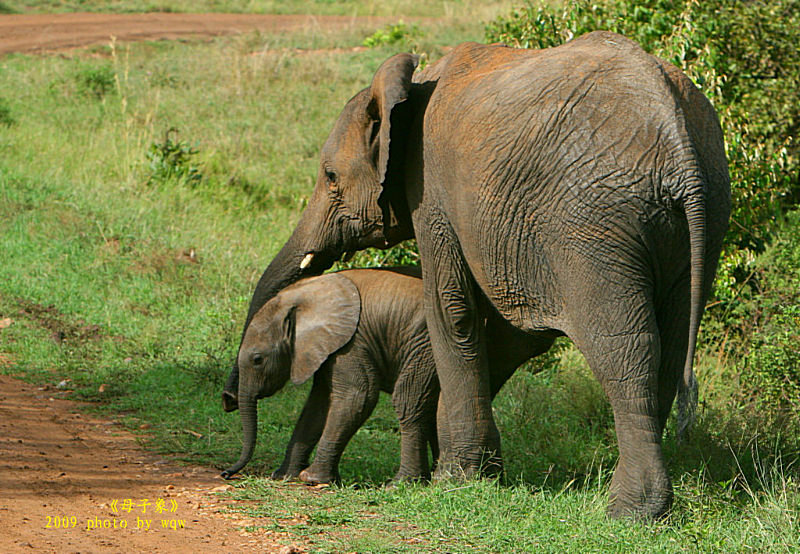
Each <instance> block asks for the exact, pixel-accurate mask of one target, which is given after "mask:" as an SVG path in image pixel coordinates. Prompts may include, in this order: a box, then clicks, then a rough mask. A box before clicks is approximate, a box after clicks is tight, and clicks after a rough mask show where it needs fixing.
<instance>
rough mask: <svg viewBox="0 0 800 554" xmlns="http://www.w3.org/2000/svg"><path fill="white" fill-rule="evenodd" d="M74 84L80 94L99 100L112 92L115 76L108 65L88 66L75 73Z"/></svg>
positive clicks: (112, 69)
mask: <svg viewBox="0 0 800 554" xmlns="http://www.w3.org/2000/svg"><path fill="white" fill-rule="evenodd" d="M75 82H76V83H77V85H78V90H79V91H80V92H82V93H83V94H85V95H86V96H90V97H93V98H96V99H98V100H99V99H101V98H103V97H104V96H105V95H106V94H108V93H109V92H112V91H113V90H114V87H115V83H116V75H115V73H114V68H113V67H111V65H109V64H104V65H88V66H86V67H83V68H81V69H79V70H78V71H77V72H76V73H75Z"/></svg>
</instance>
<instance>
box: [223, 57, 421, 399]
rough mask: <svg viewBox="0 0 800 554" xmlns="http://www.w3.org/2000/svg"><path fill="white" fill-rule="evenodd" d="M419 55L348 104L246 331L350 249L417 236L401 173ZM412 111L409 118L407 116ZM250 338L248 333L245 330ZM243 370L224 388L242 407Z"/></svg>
mask: <svg viewBox="0 0 800 554" xmlns="http://www.w3.org/2000/svg"><path fill="white" fill-rule="evenodd" d="M417 61H418V59H417V56H413V55H411V54H398V55H396V56H394V57H392V58H389V59H388V60H387V61H385V62H384V63H383V64H382V65H381V67H380V68H379V69H378V71H377V72H376V73H375V76H374V78H373V80H372V84H371V85H370V86H369V87H367V88H365V89H364V90H362V91H361V92H359V93H358V94H356V95H355V96H354V97H353V98H352V99H350V101H349V102H348V103H347V105H346V106H345V107H344V109H343V110H342V113H341V115H340V116H339V119H338V120H337V122H336V124H335V126H334V128H333V130H332V131H331V133H330V135H329V136H328V139H327V141H326V142H325V145H324V146H323V148H322V151H321V153H320V164H319V170H318V172H317V183H316V187H315V189H314V192H313V194H312V196H311V199H310V201H309V203H308V206H307V207H306V209H305V211H304V212H303V214H302V216H301V217H300V221H299V222H298V224H297V227H296V228H295V230H294V232H293V233H292V235H291V237H289V240H288V241H287V242H286V244H285V245H284V246H283V248H282V249H281V250H280V252H278V254H277V255H276V256H275V258H274V259H273V261H272V262H271V263H270V264H269V266H268V267H267V269H266V270H265V271H264V274H263V275H262V276H261V279H260V280H259V282H258V284H257V285H256V290H255V292H254V293H253V298H252V300H251V302H250V308H249V310H248V315H247V319H246V322H245V327H244V328H245V330H247V328H248V325H249V324H250V321H251V319H252V318H253V316H254V315H255V313H256V312H257V311H258V310H259V309H260V308H261V307H262V306H263V305H264V304H265V303H266V302H267V301H268V300H269V299H270V298H272V297H273V296H275V295H276V294H277V293H278V291H280V290H281V289H283V288H284V287H286V286H288V285H290V284H292V283H294V282H296V281H297V280H298V279H301V278H302V277H307V276H311V275H319V274H321V273H322V272H323V271H325V270H326V269H328V268H329V267H330V266H331V265H332V264H333V262H335V261H336V260H337V259H339V258H340V257H341V256H342V255H343V254H345V253H347V252H353V251H356V250H362V249H364V248H367V247H371V246H373V247H379V248H388V247H390V246H392V245H394V244H397V243H398V242H400V241H402V240H406V239H408V238H412V237H413V233H414V231H413V228H412V224H411V218H410V216H409V213H408V207H407V204H406V201H405V196H404V195H403V194H402V191H399V190H398V187H392V186H389V185H390V182H398V181H399V179H400V178H401V175H402V163H401V162H402V158H403V154H402V150H403V147H404V143H405V140H404V139H403V137H402V135H403V133H404V132H405V129H406V127H407V123H408V117H407V114H403V113H402V112H403V108H402V107H401V106H402V105H403V104H404V103H406V100H407V99H408V95H409V90H410V88H411V77H412V75H413V73H414V69H415V68H416V66H417ZM404 116H406V117H404ZM242 337H243V339H244V332H243V334H242ZM237 382H238V369H237V366H236V365H234V368H233V371H232V372H231V375H230V377H229V379H228V382H227V383H226V385H225V390H224V392H223V395H222V398H223V408H224V409H225V410H226V411H231V410H234V409H236V408H237V399H236V396H235V395H236V390H237Z"/></svg>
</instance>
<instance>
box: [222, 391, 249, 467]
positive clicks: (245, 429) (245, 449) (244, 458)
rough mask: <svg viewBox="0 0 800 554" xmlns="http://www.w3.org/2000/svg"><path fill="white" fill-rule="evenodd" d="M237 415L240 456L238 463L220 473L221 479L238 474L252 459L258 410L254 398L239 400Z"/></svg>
mask: <svg viewBox="0 0 800 554" xmlns="http://www.w3.org/2000/svg"><path fill="white" fill-rule="evenodd" d="M239 413H240V415H241V416H242V434H243V439H242V455H241V456H239V461H237V462H236V463H235V464H233V465H232V466H231V467H229V468H228V469H226V470H225V471H223V472H222V474H221V476H222V478H223V479H230V478H231V477H233V475H234V474H236V473H238V472H239V470H241V469H242V468H243V467H244V466H246V465H247V462H249V461H250V458H252V457H253V450H254V449H255V446H256V432H257V430H258V409H257V404H256V399H255V398H254V397H248V398H240V402H239Z"/></svg>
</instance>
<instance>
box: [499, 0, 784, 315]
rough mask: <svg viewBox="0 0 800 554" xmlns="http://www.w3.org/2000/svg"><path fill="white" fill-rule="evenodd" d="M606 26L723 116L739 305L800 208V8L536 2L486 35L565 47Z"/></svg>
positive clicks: (726, 294)
mask: <svg viewBox="0 0 800 554" xmlns="http://www.w3.org/2000/svg"><path fill="white" fill-rule="evenodd" d="M599 29H606V30H611V31H615V32H618V33H621V34H623V35H626V36H628V37H630V38H632V39H634V40H636V41H637V42H639V43H640V44H641V45H642V47H643V48H644V49H645V50H647V51H649V52H651V53H653V54H654V55H656V56H658V57H660V58H663V59H666V60H668V61H670V62H672V63H674V64H675V65H677V66H678V67H680V68H681V69H682V70H683V71H684V72H686V73H687V74H688V75H689V77H691V78H692V80H693V81H694V82H695V84H696V85H697V86H698V87H699V88H700V89H701V90H702V91H703V92H704V93H705V94H706V96H708V97H709V99H710V100H711V101H712V103H713V104H714V106H715V107H716V109H717V112H718V113H719V116H720V119H721V122H722V127H723V132H724V135H725V143H726V152H727V156H728V161H729V164H730V173H731V186H732V193H733V213H732V216H731V220H732V221H731V226H730V229H729V232H728V236H727V240H726V248H725V252H724V253H723V262H722V265H723V269H725V270H726V271H727V275H726V277H727V278H726V279H723V280H720V281H718V283H717V290H716V294H717V297H718V298H719V299H722V300H723V301H724V302H728V301H734V300H735V299H736V298H737V297H738V296H739V292H740V290H741V286H742V285H743V284H744V282H745V279H746V276H747V275H749V273H750V272H749V271H748V268H747V267H746V266H743V265H742V264H743V263H745V262H746V261H747V260H752V259H753V256H754V254H756V253H758V252H761V251H763V249H764V245H765V243H766V241H767V240H769V238H770V237H771V236H772V235H773V233H774V231H775V229H776V225H777V223H778V222H779V221H780V215H781V213H782V212H783V211H784V210H785V209H786V208H787V207H788V206H792V205H795V204H797V203H798V202H799V201H800V159H799V158H800V142H799V141H798V140H797V136H798V131H800V103H799V102H797V91H798V90H800V49H798V48H797V44H800V2H798V1H797V0H778V1H775V2H768V1H765V0H753V1H749V2H740V1H737V0H709V1H706V2H702V3H701V2H698V1H697V0H688V1H685V2H680V1H672V0H648V1H644V2H638V1H637V2H633V1H632V0H608V1H606V2H596V3H590V2H588V1H585V0H582V1H576V2H567V3H566V7H564V8H563V9H556V8H553V7H551V6H549V5H546V4H533V3H530V2H529V3H528V4H527V5H526V6H525V7H523V8H521V9H517V10H514V11H512V13H511V14H510V15H509V16H507V17H500V18H498V19H496V20H495V21H493V22H491V23H490V24H489V25H488V26H487V28H486V35H487V38H488V40H489V41H492V42H495V41H500V42H505V43H507V44H509V45H512V46H517V47H534V48H545V47H550V46H556V45H558V44H561V43H563V42H565V41H567V40H570V39H571V38H573V37H575V36H579V35H581V34H583V33H586V32H589V31H593V30H599Z"/></svg>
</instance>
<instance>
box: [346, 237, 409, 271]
mask: <svg viewBox="0 0 800 554" xmlns="http://www.w3.org/2000/svg"><path fill="white" fill-rule="evenodd" d="M405 265H419V251H418V250H417V241H415V240H413V239H412V240H407V241H405V242H401V243H400V244H398V245H396V246H393V247H392V248H389V249H388V250H380V249H378V248H367V249H366V250H361V251H359V252H356V253H355V254H353V256H352V257H351V258H349V259H347V260H343V261H339V262H336V263H335V264H334V265H333V268H332V271H341V270H343V269H355V268H359V267H399V266H405Z"/></svg>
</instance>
